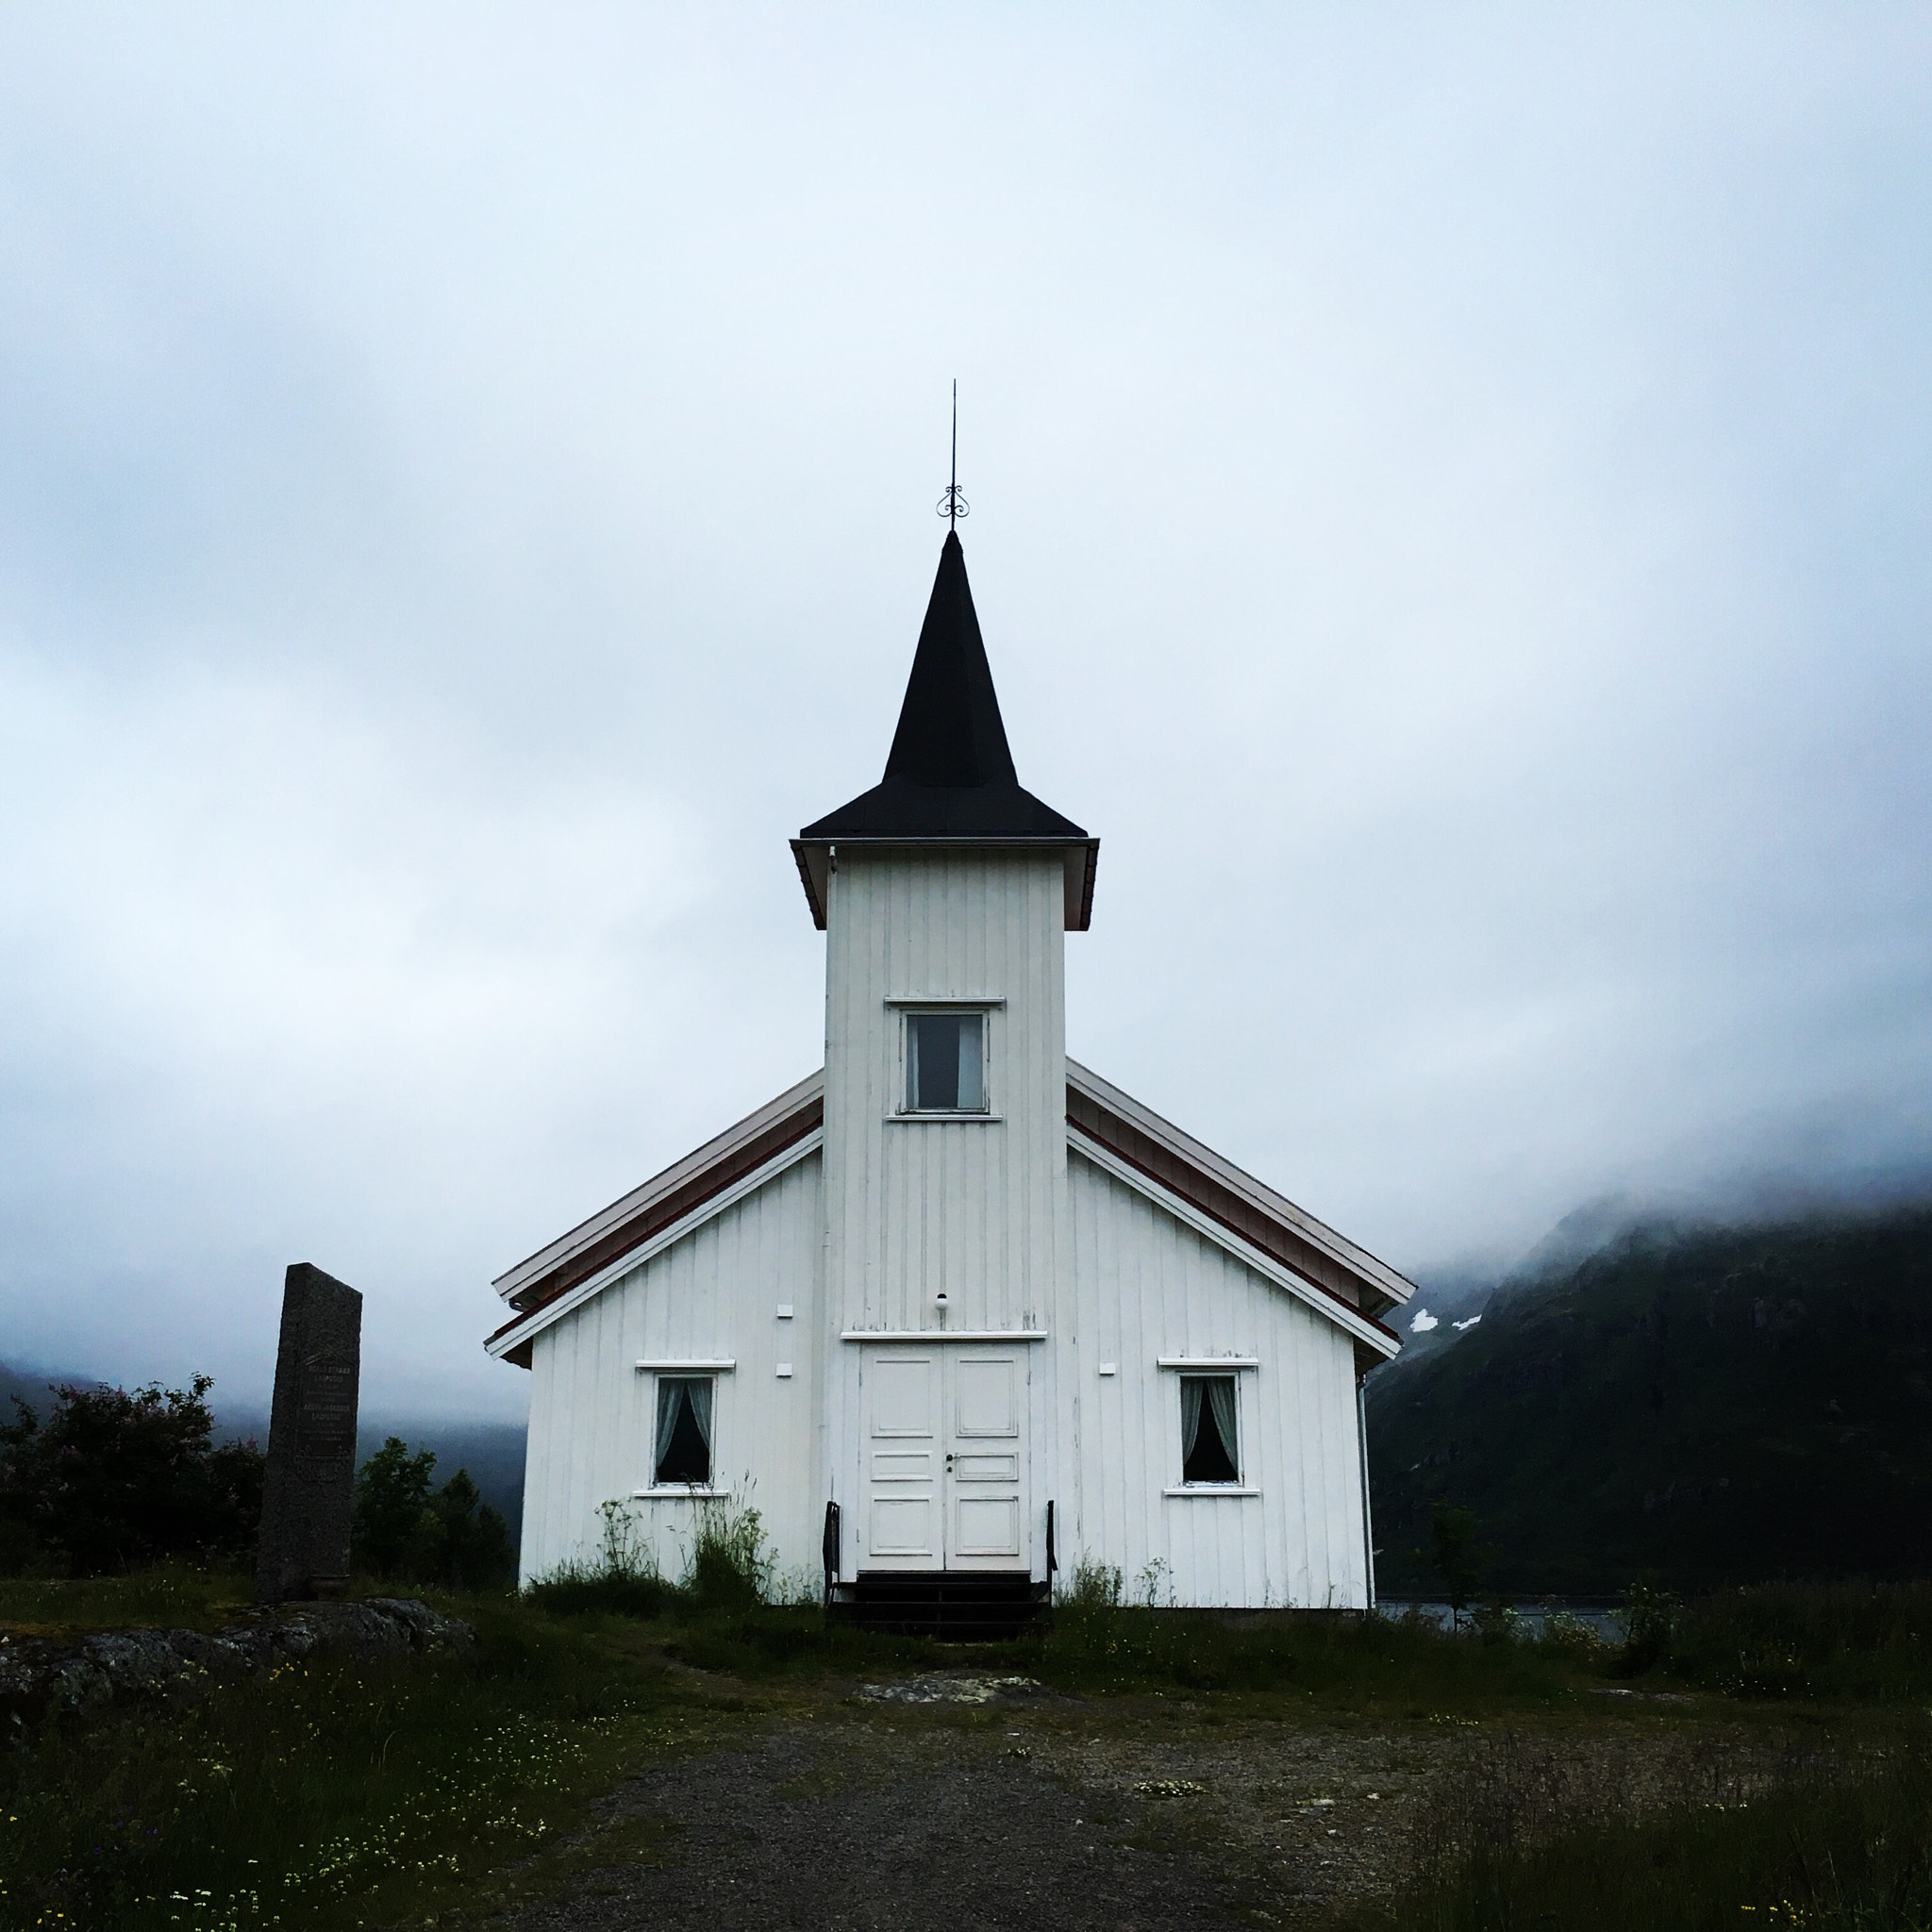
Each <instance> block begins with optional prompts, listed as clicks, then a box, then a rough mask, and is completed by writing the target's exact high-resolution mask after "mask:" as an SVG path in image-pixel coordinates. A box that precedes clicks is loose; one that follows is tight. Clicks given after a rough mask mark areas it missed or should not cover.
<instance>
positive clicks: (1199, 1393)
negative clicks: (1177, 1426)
mask: <svg viewBox="0 0 1932 1932" xmlns="http://www.w3.org/2000/svg"><path fill="white" fill-rule="evenodd" d="M1236 1379H1237V1378H1236V1377H1235V1376H1233V1375H1183V1376H1182V1377H1181V1481H1182V1482H1184V1483H1204V1484H1211V1483H1239V1482H1240V1481H1241V1431H1240V1428H1239V1426H1238V1417H1237V1413H1236V1407H1235V1384H1236Z"/></svg>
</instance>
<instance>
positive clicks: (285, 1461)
mask: <svg viewBox="0 0 1932 1932" xmlns="http://www.w3.org/2000/svg"><path fill="white" fill-rule="evenodd" d="M361 1373H362V1297H361V1296H360V1295H359V1294H358V1293H357V1291H355V1290H354V1289H353V1288H349V1287H347V1286H345V1285H344V1284H343V1283H342V1282H340V1281H338V1280H336V1279H335V1278H334V1276H333V1275H328V1274H324V1273H323V1272H322V1270H321V1269H320V1268H317V1267H314V1266H312V1265H311V1264H310V1263H308V1262H307V1261H297V1262H295V1263H294V1264H293V1265H292V1266H291V1268H290V1270H289V1273H288V1277H287V1279H286V1280H285V1281H284V1283H283V1285H282V1335H281V1345H280V1347H279V1349H278V1350H277V1351H276V1355H275V1407H274V1408H273V1409H272V1410H271V1411H270V1415H269V1424H268V1468H267V1471H266V1472H265V1474H264V1478H263V1482H262V1491H261V1539H260V1543H259V1546H258V1556H257V1558H256V1568H255V1588H256V1594H257V1595H258V1597H260V1599H261V1601H262V1602H263V1603H270V1604H278V1603H284V1602H287V1601H288V1600H290V1599H291V1598H307V1597H320V1596H339V1595H340V1594H341V1592H342V1591H344V1590H345V1589H346V1588H347V1587H348V1582H349V1511H350V1507H351V1504H352V1502H353V1499H354V1494H355V1488H356V1397H357V1391H358V1385H359V1382H360V1378H361Z"/></svg>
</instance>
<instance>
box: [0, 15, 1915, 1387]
mask: <svg viewBox="0 0 1932 1932" xmlns="http://www.w3.org/2000/svg"><path fill="white" fill-rule="evenodd" d="M1928 192H1932V17H1928V16H1927V14H1926V13H1925V12H1924V9H1923V8H1911V7H1884V6H1874V7H1868V8H1858V9H1857V10H1856V11H1854V12H1849V13H1848V12H1847V11H1845V10H1844V9H1841V8H1802V7H1790V8H1778V9H1769V10H1767V9H1744V8H1683V7H1676V6H1672V7H1663V6H1659V7H1656V8H1643V7H1635V6H1631V7H1616V8H1591V7H1582V8H1563V9H1547V8H1531V7H1526V6H1525V7H1521V8H1480V7H1477V8H1455V9H1423V8H1393V7H1388V8H1377V7H1370V8H1362V7H1343V6H1330V7H1320V6H1312V7H1306V8H1295V9H1292V10H1291V9H1254V8H1233V7H1221V8H1104V9H1103V8H1091V9H1089V8H1072V7H1066V8H1018V7H1003V8H1002V7H994V8H977V9H972V10H969V11H955V12H952V13H919V12H917V11H912V10H908V9H905V8H838V7H827V8H812V9H808V10H799V9H792V8H732V7H719V8H705V9H701V10H691V9H681V10H672V9H665V10H662V11H651V10H647V9H637V8H595V7H585V6H579V7H563V8H509V7H493V8H492V7H481V8H479V7H469V6H466V7H462V8H458V7H454V6H450V7H441V8H439V7H436V6H429V5H425V6H419V7H414V8H408V9H394V8H355V7H341V8H328V9H322V10H316V9H300V10H298V9H295V8H240V7H237V8H227V9H215V8H209V9H198V8H189V7H179V6H177V7H173V8H167V9H164V10H154V9H137V8H127V9H125V10H123V9H115V8H83V7H73V8H38V9H36V8H14V9H11V10H9V11H8V13H7V14H6V15H5V16H4V17H0V828H4V836H0V984H4V986H5V987H6V990H7V997H6V999H5V1001H4V1003H0V1358H4V1359H7V1360H9V1361H13V1362H15V1363H16V1364H18V1363H24V1362H35V1363H42V1364H46V1365H50V1366H59V1367H68V1368H75V1369H81V1370H86V1371H89V1372H92V1373H98V1374H105V1375H110V1376H117V1377H129V1378H142V1379H144V1378H146V1377H148V1376H150V1375H158V1376H162V1377H164V1378H177V1377H180V1376H185V1375H186V1374H189V1373H191V1372H192V1371H193V1370H195V1369H197V1368H205V1369H207V1370H208V1371H210V1372H212V1373H213V1374H215V1375H216V1377H217V1396H218V1399H219V1398H220V1395H221V1394H222V1392H223V1391H226V1392H228V1393H229V1394H230V1395H231V1396H232V1397H233V1398H234V1399H236V1400H238V1401H243V1402H247V1403H258V1402H259V1400H260V1399H261V1398H262V1397H263V1396H264V1395H265V1392H266V1388H267V1382H268V1376H269V1371H270V1366H271V1360H272V1355H273V1348H274V1337H275V1312H276V1308H277V1305H278V1296H279V1290H280V1278H281V1271H282V1268H283V1266H284V1265H285V1264H286V1263H287V1262H288V1261H291V1260H295V1259H307V1260H312V1261H314V1262H316V1263H317V1264H319V1265H320V1266H322V1267H324V1268H325V1269H327V1270H328V1271H329V1272H331V1273H332V1274H338V1275H340V1276H341V1278H343V1279H345V1280H347V1281H350V1282H352V1283H354V1284H355V1285H356V1286H358V1288H360V1289H362V1290H363V1291H364V1292H365V1294H366V1295H367V1297H368V1301H367V1313H366V1329H365V1388H366V1389H367V1390H368V1391H369V1399H371V1400H372V1401H375V1402H376V1403H378V1404H380V1405H382V1406H384V1407H387V1408H395V1407H409V1406H414V1407H418V1408H421V1409H425V1410H436V1411H443V1412H458V1411H468V1412H474V1413H476V1414H479V1415H506V1416H508V1415H512V1414H515V1413H517V1412H519V1411H520V1407H521V1405H522V1403H523V1401H524V1399H525V1389H526V1387H527V1382H526V1378H525V1376H524V1375H523V1374H521V1372H518V1371H516V1370H513V1369H509V1368H507V1367H504V1366H500V1365H497V1364H492V1363H491V1362H489V1361H488V1360H487V1359H486V1358H485V1357H484V1356H483V1354H482V1352H481V1349H480V1346H479V1344H480V1341H481V1338H482V1336H483V1335H484V1334H485V1333H486V1332H487V1331H488V1330H489V1329H490V1328H491V1327H493V1326H494V1325H495V1324H496V1322H497V1321H498V1320H499V1319H500V1310H499V1307H498V1304H497V1303H496V1300H495V1297H494V1296H493V1295H492V1294H491V1291H490V1288H489V1281H490V1278H491V1276H492V1275H493V1274H497V1273H499V1272H501V1271H502V1270H503V1269H504V1268H506V1267H507V1266H508V1265H509V1264H510V1263H511V1262H513V1261H515V1260H516V1259H518V1258H519V1257H522V1256H524V1255H525V1254H526V1253H528V1252H529V1251H531V1250H532V1249H534V1248H536V1247H538V1246H539V1245H541V1243H542V1242H544V1241H548V1240H550V1239H551V1238H553V1237H554V1236H555V1235H557V1234H558V1233H559V1232H560V1231H561V1230H563V1229H564V1228H565V1227H567V1226H569V1225H571V1224H574V1223H575V1222H576V1221H577V1220H578V1219H580V1218H581V1217H582V1216H583V1215H585V1214H587V1213H589V1212H591V1210H593V1209H595V1208H598V1207H600V1206H602V1205H603V1204H604V1203H605V1202H607V1201H608V1200H609V1199H611V1198H612V1197H614V1196H615V1195H616V1194H618V1193H620V1192H622V1191H624V1190H625V1189H627V1188H629V1187H631V1186H633V1185H635V1184H636V1183H637V1182H638V1181H639V1180H641V1178H643V1177H644V1176H645V1175H647V1174H650V1173H652V1172H654V1171H655V1170H656V1169H658V1167H660V1166H662V1165H664V1164H665V1163H666V1162H667V1161H669V1160H671V1159H673V1158H675V1157H677V1156H678V1155H679V1154H681V1153H683V1152H684V1151H686V1150H687V1149H688V1148H689V1147H691V1145H693V1144H695V1143H696V1142H697V1141H701V1140H703V1139H705V1138H707V1137H708V1135H710V1134H711V1133H713V1132H715V1131H717V1130H718V1129H719V1128H720V1127H722V1126H723V1125H724V1124H728V1123H729V1122H730V1121H732V1120H734V1119H736V1118H737V1117H738V1116H739V1115H741V1114H742V1113H743V1112H745V1111H747V1110H748V1109H749V1108H752V1107H754V1106H756V1105H758V1103H760V1102H761V1101H763V1100H765V1099H767V1098H768V1097H770V1096H771V1095H772V1094H774V1093H775V1092H777V1091H779V1090H780V1089H782V1088H783V1087H785V1086H786V1085H788V1084H789V1083H791V1081H793V1080H795V1079H797V1078H798V1077H799V1076H800V1075H802V1074H805V1073H807V1072H808V1071H809V1070H810V1069H811V1068H812V1067H814V1066H815V1065H817V1064H818V1063H819V1059H820V1056H821V1040H822V1007H821V1001H822V996H823V987H822V973H823V940H822V937H821V936H820V935H818V934H817V933H815V932H814V931H813V929H812V925H811V921H810V918H809V916H808V911H807V908H806V905H805V902H804V898H803V895H802V893H801V892H800V891H799V888H798V884H797V879H796V875H795V874H794V872H793V869H792V863H791V855H790V853H789V852H788V850H787V847H786V842H785V841H786V839H787V838H788V836H789V835H790V834H791V833H792V832H794V831H795V830H796V829H797V827H798V826H799V825H800V824H803V823H804V822H806V821H807V820H808V819H811V818H813V817H816V816H817V815H819V814H820V813H822V812H824V811H825V810H828V809H829V808H832V807H833V806H835V805H837V804H839V803H841V802H842V801H843V800H844V799H846V798H848V797H850V796H852V795H853V794H854V793H856V792H858V791H861V790H863V789H864V788H865V787H866V786H868V785H870V784H872V783H874V781H875V780H876V778H877V776H878V774H879V771H880V768H881V767H882V765H883V762H884V758H885V752H886V747H887V744H888V741H889V740H890V737H891V727H892V723H893V720H894V718H895V716H896V712H897V707H898V703H899V698H900V694H901V691H902V690H903V685H904V679H905V675H906V671H907V668H908V663H909V661H910V656H911V650H912V644H913V641H914V638H915V636H916V634H917V630H918V625H919V620H920V617H921V614H922V612H923V610H924V599H925V594H926V591H927V588H928V585H929V582H930V578H931V573H932V570H933V568H934V565H935V563H936V560H937V557H938V549H939V543H940V540H941V535H942V533H943V525H941V524H940V523H939V522H937V521H936V520H935V518H934V516H933V506H934V503H935V502H936V500H937V499H938V497H939V495H940V493H941V490H942V489H943V487H944V484H945V481H946V469H945V465H946V457H947V449H946V436H947V422H946V408H947V395H948V385H949V383H950V382H951V381H952V380H953V379H954V378H955V377H957V378H958V383H959V393H960V434H959V466H960V482H961V485H962V487H963V489H964V491H965V494H966V496H967V498H968V500H969V502H970V503H971V506H972V514H971V517H970V519H969V521H968V522H967V523H966V525H964V526H963V527H962V532H961V534H962V537H963V539H964V540H965V543H966V552H967V559H968V564H969V568H970V570H971V573H972V577H973V583H974V592H975V596H976V598H977V602H978V608H979V614H980V618H981V623H982V625H983V628H984V631H985V634H986V638H987V643H988V648H989V652H990V655H991V660H992V665H993V672H994V675H995V678H996V680H997V682H998V686H999V691H1000V695H1001V699H1002V703H1003V706H1004V709H1005V714H1006V721H1007V726H1008V734H1009V737H1010V739H1011V741H1012V744H1013V750H1014V755H1015V758H1016V761H1017V763H1018V767H1019V772H1020V777H1021V781H1022V783H1023V784H1024V785H1026V786H1027V787H1028V788H1029V789H1030V790H1031V791H1035V792H1036V793H1038V794H1039V795H1040V796H1041V797H1042V798H1044V799H1045V800H1046V801H1047V802H1048V803H1049V804H1050V805H1052V806H1054V807H1055V808H1058V809H1059V810H1061V811H1063V812H1065V813H1067V814H1068V815H1069V816H1071V817H1073V818H1074V819H1075V820H1077V821H1078V822H1079V823H1081V824H1085V825H1087V826H1088V827H1089V828H1090V829H1091V830H1092V831H1094V832H1095V833H1097V834H1098V835H1099V836H1100V838H1101V840H1102V841H1103V842H1102V848H1101V857H1100V870H1099V878H1098V889H1097V894H1096V901H1095V914H1094V922H1093V929H1092V931H1091V933H1089V934H1085V935H1078V936H1074V937H1071V938H1070V939H1069V941H1068V954H1069V1023H1068V1024H1069V1046H1070V1050H1071V1051H1072V1052H1073V1053H1074V1055H1075V1056H1076V1057H1077V1058H1080V1059H1081V1060H1083V1061H1085V1062H1086V1063H1087V1064H1089V1065H1091V1066H1092V1067H1094V1068H1095V1069H1096V1070H1097V1071H1099V1072H1100V1073H1102V1074H1104V1075H1106V1077H1108V1079H1110V1080H1113V1081H1115V1082H1117V1083H1119V1084H1120V1085H1122V1086H1124V1087H1125V1088H1126V1089H1127V1090H1128V1091H1131V1092H1133V1093H1134V1094H1135V1095H1136V1096H1137V1097H1139V1098H1141V1099H1142V1100H1144V1101H1145V1102H1146V1103H1148V1104H1149V1105H1151V1106H1153V1107H1155V1108H1158V1109H1159V1110H1160V1111H1162V1112H1163V1113H1166V1114H1167V1115H1169V1116H1170V1117H1171V1118H1173V1119H1174V1120H1175V1121H1177V1122H1178V1123H1179V1124H1182V1125H1184V1126H1185V1127H1187V1128H1188V1129H1190V1130H1191V1132H1193V1133H1195V1134H1197V1135H1199V1136H1200V1137H1201V1138H1203V1139H1204V1140H1206V1141H1208V1142H1209V1143H1210V1144H1212V1145H1214V1146H1216V1147H1218V1148H1219V1149H1221V1150H1222V1151H1223V1152H1224V1153H1225V1154H1227V1155H1228V1156H1229V1157H1230V1158H1234V1159H1236V1160H1239V1161H1240V1162H1241V1163H1242V1164H1243V1165H1245V1166H1247V1167H1249V1168H1251V1169H1252V1170H1253V1171H1254V1172H1255V1173H1257V1174H1259V1175H1261V1176H1262V1177H1264V1178H1265V1179H1267V1180H1269V1181H1270V1182H1271V1183H1273V1184H1274V1185H1275V1186H1277V1187H1279V1188H1281V1189H1282V1191H1285V1192H1286V1193H1288V1194H1289V1195H1291V1197H1292V1198H1294V1199H1295V1200H1297V1201H1299V1202H1300V1203H1302V1204H1303V1205H1304V1206H1306V1207H1307V1208H1309V1209H1310V1210H1311V1211H1313V1212H1315V1213H1317V1214H1319V1215H1321V1216H1323V1217H1324V1218H1325V1219H1327V1220H1328V1221H1330V1222H1332V1223H1333V1224H1336V1225H1337V1226H1339V1227H1340V1228H1341V1229H1342V1230H1343V1231H1344V1232H1346V1233H1347V1234H1349V1235H1350V1236H1351V1237H1353V1238H1354V1239H1356V1240H1357V1241H1360V1242H1362V1243H1363V1244H1364V1245H1366V1246H1368V1247H1369V1248H1371V1249H1372V1250H1374V1251H1375V1252H1377V1253H1379V1254H1381V1255H1382V1256H1384V1257H1386V1258H1388V1259H1389V1260H1391V1262H1393V1263H1395V1264H1396V1265H1397V1266H1400V1267H1403V1268H1405V1269H1407V1270H1410V1271H1419V1272H1425V1271H1427V1270H1429V1269H1430V1268H1432V1267H1438V1266H1442V1267H1446V1266H1449V1265H1450V1264H1454V1265H1455V1266H1456V1267H1458V1268H1465V1269H1466V1268H1470V1267H1477V1268H1479V1267H1482V1266H1487V1265H1491V1264H1493V1265H1494V1266H1496V1267H1498V1268H1500V1267H1504V1266H1507V1265H1508V1264H1509V1263H1510V1262H1511V1261H1512V1260H1513V1259H1514V1258H1515V1257H1518V1256H1519V1255H1521V1254H1522V1253H1523V1252H1524V1251H1525V1250H1527V1249H1528V1248H1529V1247H1530V1246H1531V1245H1532V1244H1533V1243H1534V1242H1536V1241H1538V1239H1539V1238H1540V1237H1541V1235H1542V1234H1543V1233H1544V1232H1545V1231H1546V1230H1547V1229H1548V1228H1549V1227H1550V1226H1551V1224H1553V1223H1555V1222H1556V1221H1557V1220H1558V1219H1559V1218H1560V1217H1561V1216H1563V1215H1564V1214H1566V1213H1567V1212H1569V1211H1570V1210H1571V1209H1573V1208H1575V1207H1576V1206H1577V1205H1578V1204H1579V1203H1580V1202H1584V1201H1588V1200H1591V1199H1596V1198H1599V1197H1602V1196H1605V1195H1607V1194H1616V1195H1619V1196H1624V1197H1629V1198H1632V1199H1637V1200H1642V1199H1646V1198H1650V1197H1652V1196H1657V1197H1659V1198H1661V1197H1663V1196H1669V1197H1670V1198H1671V1199H1673V1200H1677V1201H1691V1202H1704V1203H1722V1202H1725V1201H1740V1202H1750V1203H1753V1204H1756V1205H1757V1206H1769V1207H1771V1208H1775V1207H1776V1206H1777V1204H1778V1203H1779V1202H1781V1201H1783V1200H1785V1199H1787V1198H1792V1199H1797V1198H1800V1197H1802V1198H1803V1199H1804V1200H1805V1201H1807V1202H1816V1201H1819V1200H1830V1199H1835V1198H1840V1197H1846V1196H1849V1197H1855V1198H1860V1199H1863V1198H1871V1197H1874V1195H1882V1194H1884V1193H1886V1192H1888V1191H1912V1190H1914V1189H1916V1188H1918V1187H1920V1186H1922V1185H1923V1184H1924V1179H1925V1176H1926V1174H1927V1173H1928V1171H1932V1099H1928V1096H1932V999H1928V994H1932V900H1928V884H1927V882H1928V879H1932V833H1928V826H1932V781H1928V777H1927V768H1926V752H1925V747H1926V744H1927V742H1928V740H1932V668H1928V651H1927V619H1928V615H1932V563H1928V559H1932V541H1928V537H1932V531H1928V528H1927V525H1928V520H1932V519H1928V508H1927V506H1928V491H1927V482H1928V477H1927V467H1928V460H1932V459H1928V454H1927V453H1928V451H1932V375H1928V371H1932V364H1928V360H1927V358H1926V355H1925V349H1924V345H1925V343H1926V341H1928V340H1932V226H1928V224H1927V222H1926V220H1925V209H1926V206H1927V196H1928Z"/></svg>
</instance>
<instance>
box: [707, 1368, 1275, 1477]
mask: <svg viewBox="0 0 1932 1932" xmlns="http://www.w3.org/2000/svg"><path fill="white" fill-rule="evenodd" d="M1202 1379H1203V1381H1204V1382H1205V1383H1206V1384H1207V1388H1208V1401H1209V1402H1211V1403H1212V1404H1213V1405H1214V1426H1215V1427H1216V1428H1217V1429H1219V1430H1220V1431H1221V1446H1222V1447H1223V1448H1224V1449H1225V1450H1226V1451H1227V1462H1228V1467H1229V1468H1230V1469H1232V1470H1233V1471H1234V1473H1235V1479H1236V1481H1240V1479H1241V1457H1239V1456H1238V1455H1236V1454H1235V1438H1234V1377H1233V1376H1232V1375H1207V1376H1204V1377H1203V1378H1202ZM1194 1408H1195V1413H1196V1414H1197V1415H1198V1414H1199V1413H1200V1398H1199V1397H1198V1396H1197V1397H1196V1398H1195V1403H1194ZM708 1440H709V1439H708V1438H707V1441H708Z"/></svg>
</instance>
